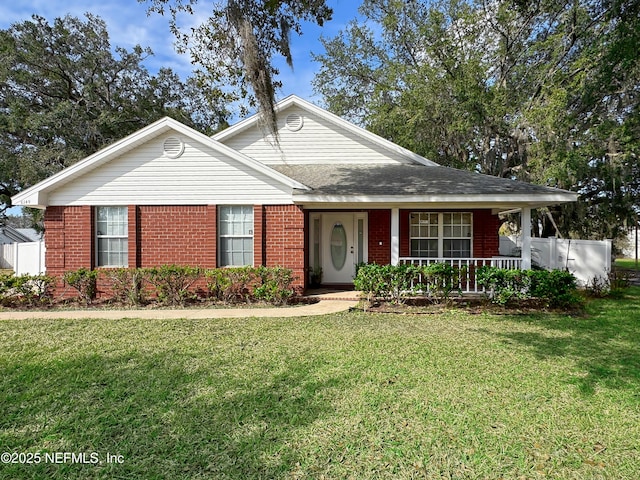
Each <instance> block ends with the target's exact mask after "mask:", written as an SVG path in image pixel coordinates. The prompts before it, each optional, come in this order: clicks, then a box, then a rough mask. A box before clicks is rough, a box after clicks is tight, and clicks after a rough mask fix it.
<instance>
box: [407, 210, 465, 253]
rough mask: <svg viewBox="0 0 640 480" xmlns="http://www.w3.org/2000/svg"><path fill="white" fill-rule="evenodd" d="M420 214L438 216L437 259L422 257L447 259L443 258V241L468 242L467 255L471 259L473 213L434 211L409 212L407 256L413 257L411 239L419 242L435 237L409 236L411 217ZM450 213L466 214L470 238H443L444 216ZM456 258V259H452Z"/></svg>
mask: <svg viewBox="0 0 640 480" xmlns="http://www.w3.org/2000/svg"><path fill="white" fill-rule="evenodd" d="M414 213H415V214H420V213H428V214H436V215H438V256H437V257H424V258H449V257H445V256H444V241H445V240H469V254H470V258H471V257H473V237H474V232H473V212H455V211H446V212H434V211H428V210H424V211H411V212H409V254H410V255H411V256H413V254H412V253H411V241H412V240H413V239H419V240H429V239H435V237H413V236H412V235H411V215H412V214H414ZM451 213H460V214H463V215H464V214H468V215H469V216H470V220H469V224H470V226H471V236H470V237H445V236H444V216H445V215H446V214H451ZM453 258H457V257H453Z"/></svg>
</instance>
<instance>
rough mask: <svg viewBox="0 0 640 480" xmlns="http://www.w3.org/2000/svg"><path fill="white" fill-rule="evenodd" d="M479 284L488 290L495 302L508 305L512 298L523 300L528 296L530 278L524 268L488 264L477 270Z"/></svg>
mask: <svg viewBox="0 0 640 480" xmlns="http://www.w3.org/2000/svg"><path fill="white" fill-rule="evenodd" d="M476 279H477V282H478V285H480V286H483V287H484V288H485V289H487V290H488V294H489V298H491V301H492V302H493V303H497V304H499V305H506V304H507V303H509V302H510V301H512V300H523V299H525V298H527V297H528V295H529V289H530V285H531V282H530V279H529V277H528V276H527V274H526V271H523V270H510V269H504V268H497V267H491V266H488V265H485V266H482V267H480V268H478V270H477V271H476Z"/></svg>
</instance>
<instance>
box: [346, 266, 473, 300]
mask: <svg viewBox="0 0 640 480" xmlns="http://www.w3.org/2000/svg"><path fill="white" fill-rule="evenodd" d="M459 275H460V271H459V270H458V269H456V268H454V267H452V266H450V265H448V264H444V263H433V264H431V265H425V266H417V265H410V264H401V265H378V264H375V263H369V264H365V265H362V266H360V267H359V268H358V271H357V273H356V278H355V279H354V282H353V284H354V287H355V288H356V289H357V290H361V291H362V292H364V293H365V294H366V295H367V298H368V299H369V301H371V300H373V299H374V298H379V299H383V300H393V301H395V302H399V303H400V302H402V301H403V300H404V297H406V296H407V295H415V294H417V293H424V294H426V295H429V296H430V297H431V298H432V299H434V300H436V301H440V300H442V299H449V298H450V296H451V292H453V291H454V290H455V289H456V288H459V287H458V285H459Z"/></svg>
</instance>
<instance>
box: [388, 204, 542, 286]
mask: <svg viewBox="0 0 640 480" xmlns="http://www.w3.org/2000/svg"><path fill="white" fill-rule="evenodd" d="M394 219H395V220H394ZM520 221H521V226H522V228H521V233H522V248H521V252H520V253H521V254H520V257H512V256H509V257H506V256H500V255H492V256H490V257H457V256H456V257H422V256H419V257H416V256H400V250H401V248H400V244H401V232H400V209H399V208H398V209H392V210H391V265H417V266H425V265H430V264H433V263H444V264H446V265H450V266H452V267H453V268H454V269H455V271H456V272H457V275H458V289H459V290H460V291H461V292H463V293H481V292H483V291H484V289H483V287H482V286H480V285H478V282H477V278H476V272H477V270H478V268H479V267H483V266H491V267H496V268H502V269H509V270H529V269H531V258H532V251H531V228H530V225H531V208H530V207H523V208H521V209H520ZM524 226H529V228H524ZM495 234H496V236H497V235H498V232H497V231H496V232H495Z"/></svg>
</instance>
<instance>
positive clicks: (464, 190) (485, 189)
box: [271, 164, 571, 196]
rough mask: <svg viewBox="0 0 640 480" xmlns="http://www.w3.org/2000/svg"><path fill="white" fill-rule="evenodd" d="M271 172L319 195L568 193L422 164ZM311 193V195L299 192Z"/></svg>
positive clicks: (305, 167) (286, 168) (281, 167)
mask: <svg viewBox="0 0 640 480" xmlns="http://www.w3.org/2000/svg"><path fill="white" fill-rule="evenodd" d="M271 168H273V169H274V170H277V171H278V172H280V173H282V174H284V175H286V176H287V177H290V178H292V179H294V180H296V181H298V182H300V183H302V184H304V185H306V186H308V187H310V188H311V189H312V190H313V193H314V194H319V195H387V196H388V195H446V194H467V195H483V194H486V195H496V194H525V195H536V194H550V193H571V192H567V191H566V190H559V189H555V188H551V187H543V186H540V185H533V184H530V183H526V182H520V181H516V180H510V179H506V178H499V177H493V176H490V175H482V174H479V173H474V172H468V171H464V170H458V169H455V168H448V167H441V166H437V167H433V166H423V165H396V164H387V165H353V164H352V165H346V164H343V165H335V164H334V165H277V166H271ZM298 193H310V192H298Z"/></svg>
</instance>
